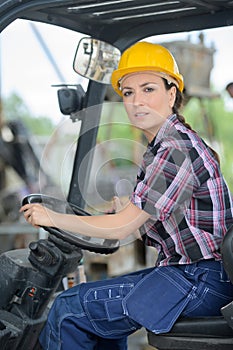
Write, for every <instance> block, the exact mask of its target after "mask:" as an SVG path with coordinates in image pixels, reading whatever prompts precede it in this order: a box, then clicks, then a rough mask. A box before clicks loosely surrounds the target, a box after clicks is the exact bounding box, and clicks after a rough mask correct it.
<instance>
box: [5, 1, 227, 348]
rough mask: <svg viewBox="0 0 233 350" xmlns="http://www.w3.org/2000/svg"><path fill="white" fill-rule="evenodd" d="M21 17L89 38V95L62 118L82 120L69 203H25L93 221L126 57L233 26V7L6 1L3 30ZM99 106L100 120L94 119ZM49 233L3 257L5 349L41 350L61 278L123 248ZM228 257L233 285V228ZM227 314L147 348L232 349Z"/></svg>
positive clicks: (189, 322)
mask: <svg viewBox="0 0 233 350" xmlns="http://www.w3.org/2000/svg"><path fill="white" fill-rule="evenodd" d="M18 18H20V19H25V20H30V21H35V22H43V23H47V24H52V25H57V26H60V27H64V28H66V29H70V30H72V31H76V32H79V33H82V34H83V36H84V38H83V39H81V41H80V43H79V45H78V48H77V52H76V56H75V59H74V69H75V71H76V72H77V73H78V74H80V75H81V76H85V77H86V78H87V79H89V80H88V87H87V90H86V92H84V90H83V88H82V86H80V85H78V86H77V88H75V89H73V88H70V87H68V86H67V87H63V88H62V89H61V90H59V91H58V102H59V106H60V109H61V111H62V113H63V114H66V115H70V117H71V119H72V120H73V121H75V120H76V119H77V120H81V131H80V135H79V137H78V140H77V145H76V153H75V157H74V163H73V171H72V175H71V179H70V186H69V192H68V196H67V198H66V199H65V200H64V201H63V200H61V199H58V198H55V197H50V196H46V195H45V194H43V193H39V194H30V195H28V196H26V197H24V198H23V204H25V203H43V204H44V205H46V206H48V207H49V208H52V209H53V210H56V211H58V212H61V213H71V214H73V215H91V214H90V213H89V212H87V211H86V210H85V208H86V203H85V198H86V191H87V187H88V182H89V178H90V173H91V166H92V162H93V150H94V148H95V145H96V141H97V132H98V128H99V124H100V118H101V105H102V103H103V101H104V100H105V98H106V91H107V86H108V84H109V77H110V76H111V70H113V69H114V67H115V66H116V64H117V60H118V59H119V56H120V53H121V52H123V51H124V50H125V49H126V48H127V47H129V46H131V45H132V44H134V43H135V42H137V41H139V40H142V39H144V38H147V37H150V36H152V35H153V36H155V35H160V34H169V33H178V32H186V31H191V30H204V29H208V28H217V27H224V26H229V25H232V24H233V4H232V1H229V0H228V1H225V0H215V1H213V0H211V1H207V0H203V1H196V0H182V1H157V0H153V1H151V0H143V1H142V0H111V1H107V0H98V1H94V0H88V1H87V0H72V1H70V0H65V1H64V0H50V1H48V0H36V1H35V0H25V1H20V0H12V1H2V0H0V30H1V31H3V30H4V29H5V28H6V27H7V26H8V25H10V23H12V22H13V21H14V20H16V19H18ZM63 54H65V53H63ZM93 106H95V113H94V114H91V115H90V113H89V110H90V107H93ZM84 159H85V162H83V160H84ZM80 172H81V174H80ZM44 229H45V230H46V231H47V232H48V238H47V239H39V240H38V241H35V242H31V243H30V244H29V247H28V248H25V249H16V250H12V251H8V252H5V253H3V254H2V255H1V256H0V287H1V288H0V293H1V298H0V349H1V350H10V349H11V350H38V349H40V345H39V343H38V336H39V333H40V331H41V329H42V327H43V325H44V323H45V322H46V319H47V314H48V310H49V306H50V305H51V303H52V301H53V299H54V297H55V296H56V292H57V290H58V288H59V285H60V283H61V280H62V278H63V277H64V276H66V275H67V274H68V273H72V272H73V271H74V270H75V269H76V268H77V266H78V265H79V264H80V261H81V260H82V256H83V250H88V251H91V252H94V253H100V254H111V253H114V252H116V251H117V250H118V249H120V242H119V241H117V240H100V239H92V238H88V237H85V236H82V235H73V234H72V233H70V232H64V231H62V230H58V229H54V228H47V227H44ZM222 257H223V263H224V267H225V269H226V271H227V273H228V275H229V278H230V280H231V281H232V282H233V228H230V230H229V231H228V232H227V234H226V236H225V238H224V241H223V245H222ZM221 312H222V316H220V317H201V318H193V319H188V318H185V319H182V318H181V319H179V320H178V321H177V322H176V324H175V325H174V327H173V328H172V330H171V332H169V333H166V334H159V335H156V334H154V333H151V332H148V343H149V345H151V346H152V347H154V348H156V349H158V350H182V349H183V350H194V349H200V350H207V349H208V350H209V349H211V350H230V349H233V301H232V302H231V303H230V304H228V305H226V306H225V307H223V308H222V310H221Z"/></svg>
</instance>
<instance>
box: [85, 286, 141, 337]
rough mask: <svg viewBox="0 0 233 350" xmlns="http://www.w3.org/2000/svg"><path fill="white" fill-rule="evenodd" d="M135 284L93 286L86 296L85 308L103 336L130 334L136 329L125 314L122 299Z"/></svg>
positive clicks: (93, 324)
mask: <svg viewBox="0 0 233 350" xmlns="http://www.w3.org/2000/svg"><path fill="white" fill-rule="evenodd" d="M133 287H134V285H133V284H121V285H108V286H101V287H99V288H91V289H89V290H88V291H87V293H86V294H85V296H84V309H85V311H86V315H87V317H88V319H89V321H90V322H91V324H92V326H93V327H94V329H95V330H96V331H97V332H98V333H99V334H100V335H101V336H110V337H114V336H120V335H128V334H130V333H132V331H134V330H135V329H136V327H135V324H134V323H133V322H131V320H130V319H129V317H128V316H127V315H125V311H124V308H123V303H122V300H123V298H124V297H125V296H126V295H127V294H128V293H129V292H130V291H131V289H132V288H133Z"/></svg>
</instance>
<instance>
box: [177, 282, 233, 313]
mask: <svg viewBox="0 0 233 350" xmlns="http://www.w3.org/2000/svg"><path fill="white" fill-rule="evenodd" d="M231 301H232V297H230V296H228V295H225V294H222V293H221V292H219V291H217V290H212V289H210V288H208V287H205V288H203V290H202V291H201V292H199V293H197V294H196V298H194V299H193V300H192V301H191V302H190V303H189V304H188V306H187V309H186V310H185V312H184V313H183V316H185V317H201V316H220V315H221V308H222V307H223V306H225V305H227V304H228V303H229V302H231Z"/></svg>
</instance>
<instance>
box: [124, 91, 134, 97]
mask: <svg viewBox="0 0 233 350" xmlns="http://www.w3.org/2000/svg"><path fill="white" fill-rule="evenodd" d="M131 94H132V91H130V90H129V91H124V92H123V96H124V97H128V96H130V95H131Z"/></svg>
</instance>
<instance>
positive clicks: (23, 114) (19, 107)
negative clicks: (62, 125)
mask: <svg viewBox="0 0 233 350" xmlns="http://www.w3.org/2000/svg"><path fill="white" fill-rule="evenodd" d="M3 119H4V120H5V121H10V120H16V119H20V120H21V121H22V122H23V123H24V125H25V126H26V127H27V128H28V130H29V132H31V133H32V134H34V135H51V133H52V132H53V128H54V126H53V123H52V121H51V119H49V118H48V117H46V116H37V117H35V116H33V115H32V113H31V112H30V111H29V109H28V107H27V106H26V105H25V103H24V101H23V99H22V98H21V97H20V96H18V95H17V94H15V93H13V94H11V95H10V96H9V97H8V98H6V99H4V101H3Z"/></svg>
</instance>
